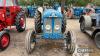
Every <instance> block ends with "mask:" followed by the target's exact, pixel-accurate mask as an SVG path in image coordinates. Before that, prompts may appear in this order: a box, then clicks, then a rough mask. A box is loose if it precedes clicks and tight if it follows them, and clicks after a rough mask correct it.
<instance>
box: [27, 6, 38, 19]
mask: <svg viewBox="0 0 100 56" xmlns="http://www.w3.org/2000/svg"><path fill="white" fill-rule="evenodd" d="M36 9H37V7H36V6H34V5H32V6H28V7H27V10H28V17H34V16H35V13H36Z"/></svg>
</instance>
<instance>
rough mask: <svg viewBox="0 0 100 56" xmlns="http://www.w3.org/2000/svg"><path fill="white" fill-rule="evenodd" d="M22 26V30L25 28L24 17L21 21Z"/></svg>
mask: <svg viewBox="0 0 100 56" xmlns="http://www.w3.org/2000/svg"><path fill="white" fill-rule="evenodd" d="M20 26H21V27H22V28H25V18H24V17H22V18H21V19H20Z"/></svg>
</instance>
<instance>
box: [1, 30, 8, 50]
mask: <svg viewBox="0 0 100 56" xmlns="http://www.w3.org/2000/svg"><path fill="white" fill-rule="evenodd" d="M9 43H10V35H9V33H7V32H6V31H1V32H0V50H1V51H3V50H5V49H6V48H7V47H8V46H9Z"/></svg>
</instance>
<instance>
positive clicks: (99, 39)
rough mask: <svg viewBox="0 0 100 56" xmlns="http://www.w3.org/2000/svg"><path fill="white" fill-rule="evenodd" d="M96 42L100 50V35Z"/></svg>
mask: <svg viewBox="0 0 100 56" xmlns="http://www.w3.org/2000/svg"><path fill="white" fill-rule="evenodd" d="M95 42H96V44H97V46H98V47H99V48H100V34H98V35H97V36H96V38H95Z"/></svg>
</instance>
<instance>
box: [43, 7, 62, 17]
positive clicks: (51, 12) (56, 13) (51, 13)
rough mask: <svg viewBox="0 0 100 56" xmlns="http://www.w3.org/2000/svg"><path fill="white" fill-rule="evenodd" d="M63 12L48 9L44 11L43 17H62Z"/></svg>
mask: <svg viewBox="0 0 100 56" xmlns="http://www.w3.org/2000/svg"><path fill="white" fill-rule="evenodd" d="M62 16H63V15H62V13H61V12H59V11H58V10H54V9H47V10H45V11H44V13H43V15H42V17H43V18H46V17H59V18H62Z"/></svg>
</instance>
